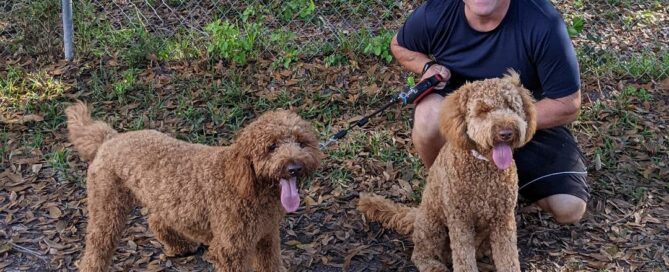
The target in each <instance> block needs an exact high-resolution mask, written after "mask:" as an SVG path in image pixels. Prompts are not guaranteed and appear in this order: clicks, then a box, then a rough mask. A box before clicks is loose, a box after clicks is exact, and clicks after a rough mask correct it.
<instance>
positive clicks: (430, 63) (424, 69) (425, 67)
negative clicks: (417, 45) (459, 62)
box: [422, 60, 439, 74]
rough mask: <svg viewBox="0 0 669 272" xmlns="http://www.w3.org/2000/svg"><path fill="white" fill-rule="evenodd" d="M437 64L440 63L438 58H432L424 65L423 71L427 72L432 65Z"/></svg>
mask: <svg viewBox="0 0 669 272" xmlns="http://www.w3.org/2000/svg"><path fill="white" fill-rule="evenodd" d="M435 64H439V63H438V62H437V61H436V60H430V61H428V62H426V63H425V64H424V65H423V72H422V73H423V74H425V72H427V70H428V69H430V67H432V65H435Z"/></svg>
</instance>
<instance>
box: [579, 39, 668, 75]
mask: <svg viewBox="0 0 669 272" xmlns="http://www.w3.org/2000/svg"><path fill="white" fill-rule="evenodd" d="M577 55H578V60H579V65H580V66H581V69H582V71H584V72H585V73H589V74H594V75H597V76H609V77H625V78H629V79H633V80H635V81H637V82H649V81H652V80H662V79H664V78H666V77H668V76H669V51H667V50H664V51H659V52H653V51H650V50H645V51H642V52H637V53H629V52H628V53H625V54H621V53H616V52H614V51H604V50H594V49H592V48H589V47H579V48H577Z"/></svg>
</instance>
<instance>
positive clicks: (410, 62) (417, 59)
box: [390, 35, 430, 74]
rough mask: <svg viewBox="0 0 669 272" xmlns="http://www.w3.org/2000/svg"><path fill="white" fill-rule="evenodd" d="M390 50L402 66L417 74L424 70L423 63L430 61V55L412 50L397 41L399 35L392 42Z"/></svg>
mask: <svg viewBox="0 0 669 272" xmlns="http://www.w3.org/2000/svg"><path fill="white" fill-rule="evenodd" d="M390 51H391V52H392V53H393V56H395V58H396V59H397V61H398V62H399V63H400V64H401V65H402V66H404V67H405V68H406V69H407V70H409V71H411V72H414V73H416V74H421V73H422V72H423V65H425V63H427V62H428V61H430V57H428V56H427V55H426V54H423V53H420V52H415V51H411V50H409V49H406V48H404V47H402V46H401V45H399V43H397V35H395V36H394V37H393V39H392V41H391V42H390Z"/></svg>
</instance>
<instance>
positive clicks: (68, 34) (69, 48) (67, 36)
mask: <svg viewBox="0 0 669 272" xmlns="http://www.w3.org/2000/svg"><path fill="white" fill-rule="evenodd" d="M61 2H62V8H63V49H64V50H65V59H66V60H68V61H70V60H72V57H73V56H74V45H73V43H72V40H73V36H74V28H73V26H72V0H62V1H61Z"/></svg>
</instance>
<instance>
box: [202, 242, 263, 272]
mask: <svg viewBox="0 0 669 272" xmlns="http://www.w3.org/2000/svg"><path fill="white" fill-rule="evenodd" d="M252 254H253V251H252V248H251V246H250V244H249V243H244V242H242V241H234V242H233V241H231V239H214V241H213V242H212V243H211V245H209V252H208V255H209V258H210V259H211V260H212V261H213V263H214V266H215V267H216V271H219V272H250V271H252V269H251V257H252Z"/></svg>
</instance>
